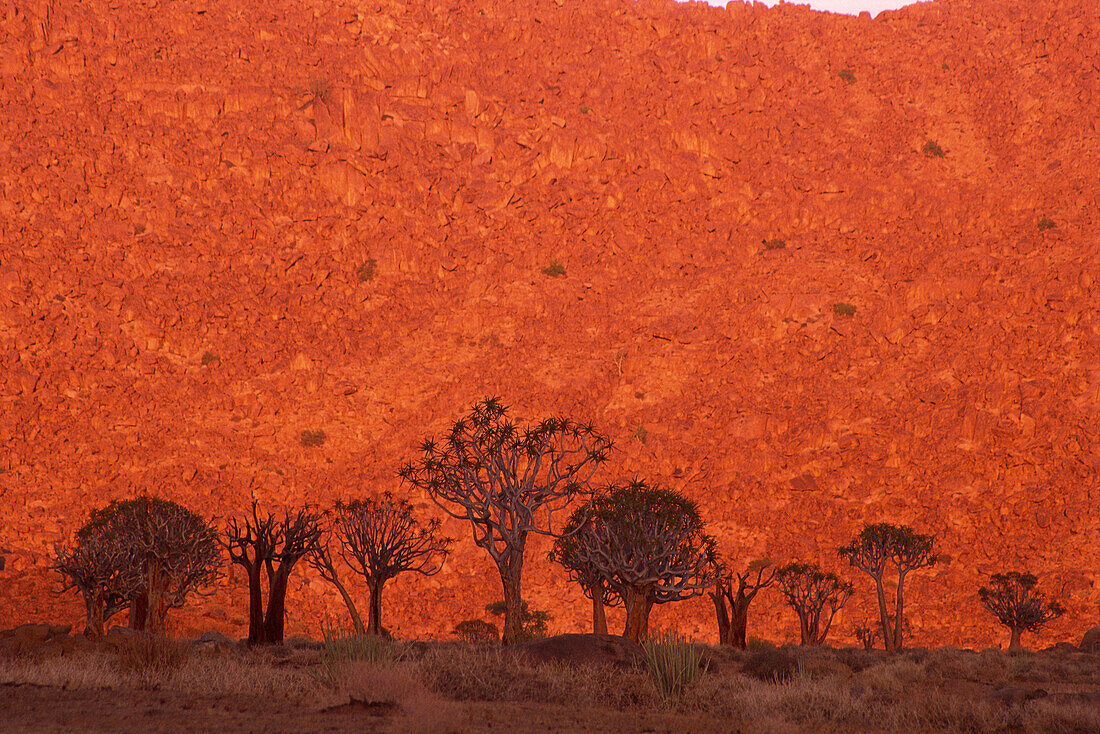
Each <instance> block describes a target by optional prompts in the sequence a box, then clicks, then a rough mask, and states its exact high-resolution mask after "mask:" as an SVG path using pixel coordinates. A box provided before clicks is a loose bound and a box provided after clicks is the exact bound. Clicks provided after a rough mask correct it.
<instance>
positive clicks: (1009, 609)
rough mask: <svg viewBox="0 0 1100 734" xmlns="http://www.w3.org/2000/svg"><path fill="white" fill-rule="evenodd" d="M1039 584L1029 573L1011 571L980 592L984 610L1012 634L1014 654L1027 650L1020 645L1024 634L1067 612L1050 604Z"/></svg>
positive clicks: (991, 579) (1009, 646)
mask: <svg viewBox="0 0 1100 734" xmlns="http://www.w3.org/2000/svg"><path fill="white" fill-rule="evenodd" d="M1038 583H1039V580H1038V579H1036V578H1035V577H1034V576H1032V575H1031V574H1030V573H1027V572H1024V573H1020V572H1019V571H1009V572H1008V573H995V574H993V575H992V576H990V577H989V586H983V587H982V588H980V589H978V598H980V599H981V600H982V604H984V605H985V608H986V609H988V610H989V611H990V612H991V613H992V614H993V616H994V617H996V618H997V621H998V622H1000V623H1001V624H1003V625H1004V626H1005V627H1008V629H1009V630H1010V631H1011V633H1012V636H1011V639H1010V641H1009V643H1008V649H1009V650H1010V651H1012V652H1016V651H1019V650H1023V649H1024V647H1023V645H1021V644H1020V633H1021V632H1038V631H1039V630H1041V629H1042V628H1043V627H1046V625H1047V623H1048V622H1050V621H1051V620H1052V619H1057V618H1058V617H1061V616H1062V615H1063V614H1065V612H1066V610H1065V609H1064V608H1063V607H1062V605H1061V604H1059V603H1058V602H1056V601H1051V602H1048V601H1047V600H1046V596H1045V595H1044V594H1043V593H1042V592H1040V591H1036V590H1035V586H1036V584H1038Z"/></svg>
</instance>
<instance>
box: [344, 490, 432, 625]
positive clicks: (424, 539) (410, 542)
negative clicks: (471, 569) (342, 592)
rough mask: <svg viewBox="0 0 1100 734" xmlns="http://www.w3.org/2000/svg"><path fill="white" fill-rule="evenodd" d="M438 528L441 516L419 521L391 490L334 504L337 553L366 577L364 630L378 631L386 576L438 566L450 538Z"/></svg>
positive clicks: (425, 571)
mask: <svg viewBox="0 0 1100 734" xmlns="http://www.w3.org/2000/svg"><path fill="white" fill-rule="evenodd" d="M439 530H440V522H439V520H436V519H432V520H430V521H428V523H427V524H421V523H420V522H418V521H417V520H416V518H414V517H413V515H412V505H411V504H409V502H408V501H407V500H403V499H397V498H395V497H394V496H393V495H392V494H390V493H389V492H386V493H384V494H383V495H382V496H381V497H380V498H378V499H375V498H369V499H365V500H355V501H354V502H350V503H348V504H343V503H338V504H337V505H336V510H335V518H334V521H333V533H334V534H335V536H336V538H337V540H339V542H340V556H341V558H343V560H344V562H345V563H346V564H347V565H348V566H349V567H351V569H352V570H353V571H355V572H356V573H358V574H359V575H361V576H363V578H365V579H366V581H367V588H368V590H369V591H370V611H369V615H368V626H367V631H368V632H370V633H371V634H374V635H378V634H382V589H383V587H384V586H385V584H386V582H387V581H389V580H390V579H392V578H395V577H396V576H398V575H399V574H402V573H406V572H411V573H418V574H422V575H424V576H434V575H435V574H437V573H439V571H440V570H441V569H442V564H443V560H444V559H445V558H446V556H447V549H448V548H449V547H450V545H451V543H452V542H453V541H452V540H451V539H450V538H444V537H441V536H440V535H439ZM345 601H346V600H345ZM360 624H361V622H360Z"/></svg>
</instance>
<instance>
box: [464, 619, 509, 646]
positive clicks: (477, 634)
mask: <svg viewBox="0 0 1100 734" xmlns="http://www.w3.org/2000/svg"><path fill="white" fill-rule="evenodd" d="M454 633H455V636H457V637H458V639H460V640H462V641H463V642H471V643H483V642H500V630H498V629H497V626H496V625H495V624H493V623H492V622H486V621H485V620H483V619H464V620H462V621H461V622H459V623H458V624H456V625H455V629H454Z"/></svg>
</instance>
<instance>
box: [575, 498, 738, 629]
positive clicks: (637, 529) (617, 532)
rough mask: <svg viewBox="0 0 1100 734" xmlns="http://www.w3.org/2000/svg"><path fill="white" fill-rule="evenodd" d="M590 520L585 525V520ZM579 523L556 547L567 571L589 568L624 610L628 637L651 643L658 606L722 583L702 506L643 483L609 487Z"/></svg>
mask: <svg viewBox="0 0 1100 734" xmlns="http://www.w3.org/2000/svg"><path fill="white" fill-rule="evenodd" d="M584 518H587V519H584ZM574 519H581V520H582V521H583V524H581V525H580V527H579V528H578V529H576V530H575V531H574V532H573V533H572V534H571V535H566V536H564V537H563V538H562V539H559V540H558V541H557V543H556V544H555V557H556V558H558V559H559V561H561V560H564V561H568V563H569V565H568V566H567V568H570V569H571V573H575V572H574V571H573V569H582V570H586V569H591V570H592V572H593V573H594V575H596V576H598V577H599V578H600V579H601V581H602V583H603V584H606V586H607V588H608V589H609V590H610V592H611V593H612V594H614V595H615V596H616V597H618V598H620V599H622V600H623V605H624V606H625V607H626V629H625V631H624V632H623V636H624V637H628V638H630V639H631V640H634V641H635V642H641V641H642V640H645V639H646V638H647V637H648V636H649V613H650V611H651V610H652V609H653V605H654V604H664V603H666V602H673V601H681V600H683V599H689V598H691V597H693V596H698V595H700V594H702V593H703V592H705V591H706V590H707V589H709V588H710V587H712V586H714V584H715V581H716V580H717V570H716V568H717V550H716V546H715V542H714V538H712V537H711V536H709V535H707V534H706V533H705V532H703V520H702V518H701V517H700V515H699V508H698V506H697V505H696V504H695V503H694V502H692V501H691V500H690V499H688V498H687V497H684V496H683V495H682V494H680V493H679V492H676V491H674V490H670V489H664V488H661V487H649V486H647V485H646V484H645V482H642V481H640V480H634V481H631V482H629V483H627V484H624V485H619V486H614V485H613V486H611V487H609V488H608V489H607V491H606V492H605V493H601V494H599V495H597V496H595V497H593V498H592V499H591V500H589V502H588V503H586V504H585V505H584V506H583V507H582V508H581V509H580V510H578V511H577V512H576V513H574Z"/></svg>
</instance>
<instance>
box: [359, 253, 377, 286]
mask: <svg viewBox="0 0 1100 734" xmlns="http://www.w3.org/2000/svg"><path fill="white" fill-rule="evenodd" d="M377 269H378V261H377V260H375V259H374V258H373V257H372V258H370V259H369V260H367V261H366V262H365V263H363V264H362V265H360V266H359V269H358V270H356V271H355V274H356V275H358V276H359V280H360V281H362V282H363V283H366V282H367V281H369V280H374V273H375V271H376V270H377Z"/></svg>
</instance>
